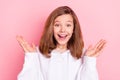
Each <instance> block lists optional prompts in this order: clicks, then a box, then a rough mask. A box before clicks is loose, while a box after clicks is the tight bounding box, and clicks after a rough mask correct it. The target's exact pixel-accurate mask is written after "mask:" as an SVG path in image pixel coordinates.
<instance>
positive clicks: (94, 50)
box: [85, 40, 106, 57]
mask: <svg viewBox="0 0 120 80" xmlns="http://www.w3.org/2000/svg"><path fill="white" fill-rule="evenodd" d="M105 44H106V41H105V40H100V41H99V42H98V43H97V44H96V45H95V46H94V47H92V46H91V45H90V46H89V47H88V49H87V50H86V51H85V55H86V56H91V57H97V56H98V55H99V54H100V53H99V52H100V51H101V50H102V49H103V48H104V46H105Z"/></svg>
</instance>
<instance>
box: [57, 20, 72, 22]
mask: <svg viewBox="0 0 120 80" xmlns="http://www.w3.org/2000/svg"><path fill="white" fill-rule="evenodd" d="M55 22H60V21H55ZM67 22H73V21H71V20H68V21H67Z"/></svg>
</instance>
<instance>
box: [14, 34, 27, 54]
mask: <svg viewBox="0 0 120 80" xmlns="http://www.w3.org/2000/svg"><path fill="white" fill-rule="evenodd" d="M16 39H17V41H18V43H19V44H20V46H21V47H22V48H23V50H24V51H25V52H27V51H28V50H27V46H28V43H27V42H26V41H25V39H24V38H23V37H22V36H18V35H17V36H16Z"/></svg>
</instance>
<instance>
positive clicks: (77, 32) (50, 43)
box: [39, 6, 84, 59]
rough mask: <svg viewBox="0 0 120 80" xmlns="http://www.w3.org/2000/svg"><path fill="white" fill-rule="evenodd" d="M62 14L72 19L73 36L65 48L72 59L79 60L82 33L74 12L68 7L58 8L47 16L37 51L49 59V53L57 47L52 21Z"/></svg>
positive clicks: (81, 48)
mask: <svg viewBox="0 0 120 80" xmlns="http://www.w3.org/2000/svg"><path fill="white" fill-rule="evenodd" d="M64 14H70V15H71V16H72V17H73V23H74V30H73V34H72V36H71V38H70V40H69V41H68V44H67V48H68V49H69V50H70V52H71V55H72V56H73V57H74V58H77V59H79V58H80V57H81V55H82V50H83V47H84V42H83V37H82V32H81V29H80V24H79V21H78V18H77V16H76V14H75V12H74V11H73V10H72V9H71V8H70V7H68V6H61V7H58V8H56V9H55V10H54V11H53V12H52V13H51V14H50V15H49V17H48V19H47V20H46V23H45V27H44V31H43V35H42V37H41V40H40V45H39V50H40V51H41V53H42V54H43V55H45V56H46V57H50V52H51V51H52V50H53V49H55V48H56V45H57V41H56V40H55V38H54V35H53V24H54V20H55V19H56V18H57V17H58V16H60V15H64Z"/></svg>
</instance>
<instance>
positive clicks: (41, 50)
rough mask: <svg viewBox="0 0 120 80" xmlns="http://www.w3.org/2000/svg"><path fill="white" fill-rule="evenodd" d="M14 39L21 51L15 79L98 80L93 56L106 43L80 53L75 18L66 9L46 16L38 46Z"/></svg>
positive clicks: (80, 39)
mask: <svg viewBox="0 0 120 80" xmlns="http://www.w3.org/2000/svg"><path fill="white" fill-rule="evenodd" d="M17 40H18V42H19V43H20V45H21V46H22V48H23V49H24V51H25V62H24V66H23V69H22V71H21V72H20V73H19V75H18V80H98V73H97V69H96V57H97V56H98V55H99V54H100V53H99V52H100V51H101V50H102V49H103V47H104V45H105V43H106V41H105V40H100V41H99V42H98V43H97V44H96V45H95V46H94V47H92V46H89V47H88V49H86V50H85V51H83V47H84V42H83V38H82V33H81V29H80V24H79V21H78V18H77V16H76V14H75V13H74V11H73V10H72V9H71V8H70V7H68V6H61V7H58V8H56V9H55V10H54V11H53V12H52V13H51V14H50V15H49V17H48V19H47V21H46V23H45V29H44V32H43V35H42V37H41V40H40V45H39V47H36V46H35V45H34V44H32V45H30V44H28V43H27V42H26V41H25V40H24V39H23V37H22V36H17Z"/></svg>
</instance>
